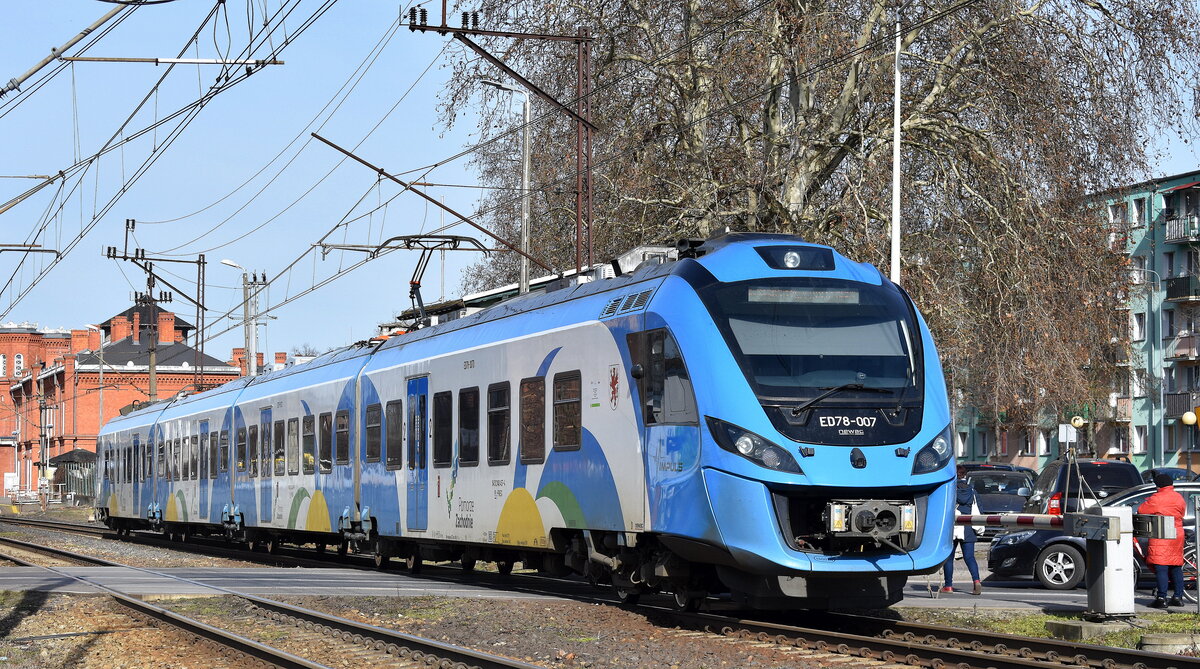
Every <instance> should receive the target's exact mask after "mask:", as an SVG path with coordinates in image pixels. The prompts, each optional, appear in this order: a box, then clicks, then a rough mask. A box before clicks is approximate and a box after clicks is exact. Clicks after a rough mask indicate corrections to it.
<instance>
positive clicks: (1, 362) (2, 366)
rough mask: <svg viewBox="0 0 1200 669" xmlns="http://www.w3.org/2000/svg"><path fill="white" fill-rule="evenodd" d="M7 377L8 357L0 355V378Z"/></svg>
mask: <svg viewBox="0 0 1200 669" xmlns="http://www.w3.org/2000/svg"><path fill="white" fill-rule="evenodd" d="M4 376H8V356H7V355H0V377H4Z"/></svg>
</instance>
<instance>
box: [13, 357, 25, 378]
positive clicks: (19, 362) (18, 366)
mask: <svg viewBox="0 0 1200 669" xmlns="http://www.w3.org/2000/svg"><path fill="white" fill-rule="evenodd" d="M23 371H25V356H24V355H21V354H20V353H18V354H16V355H14V356H13V376H20V375H21V372H23Z"/></svg>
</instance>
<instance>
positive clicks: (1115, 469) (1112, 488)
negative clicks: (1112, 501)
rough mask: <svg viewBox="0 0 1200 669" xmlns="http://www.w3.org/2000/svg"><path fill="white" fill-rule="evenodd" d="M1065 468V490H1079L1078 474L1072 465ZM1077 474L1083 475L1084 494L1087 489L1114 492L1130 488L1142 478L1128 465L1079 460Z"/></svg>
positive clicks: (1075, 491)
mask: <svg viewBox="0 0 1200 669" xmlns="http://www.w3.org/2000/svg"><path fill="white" fill-rule="evenodd" d="M1064 469H1065V470H1067V473H1066V474H1065V475H1066V476H1067V478H1066V480H1067V482H1068V484H1067V486H1066V487H1067V490H1068V491H1069V492H1071V493H1077V492H1078V490H1079V476H1078V475H1077V474H1076V470H1075V467H1074V466H1068V467H1065V468H1064ZM1079 474H1082V475H1083V480H1084V482H1085V484H1086V485H1085V486H1084V489H1085V494H1086V491H1087V490H1091V491H1092V492H1100V491H1102V490H1103V491H1105V492H1108V493H1112V492H1116V491H1118V490H1124V489H1126V488H1131V487H1133V486H1135V485H1141V484H1142V478H1141V476H1139V475H1138V472H1137V470H1136V469H1135V468H1133V467H1131V466H1129V465H1125V466H1122V465H1119V464H1108V463H1096V462H1081V463H1079Z"/></svg>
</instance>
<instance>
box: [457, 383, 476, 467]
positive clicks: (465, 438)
mask: <svg viewBox="0 0 1200 669" xmlns="http://www.w3.org/2000/svg"><path fill="white" fill-rule="evenodd" d="M458 464H460V465H462V466H465V467H470V466H473V465H477V464H479V389H478V388H464V389H462V390H460V391H458Z"/></svg>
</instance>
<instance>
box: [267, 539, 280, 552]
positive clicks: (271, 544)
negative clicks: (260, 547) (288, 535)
mask: <svg viewBox="0 0 1200 669" xmlns="http://www.w3.org/2000/svg"><path fill="white" fill-rule="evenodd" d="M267 552H268V553H270V554H271V555H276V554H278V553H279V537H269V538H268V539H267Z"/></svg>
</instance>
